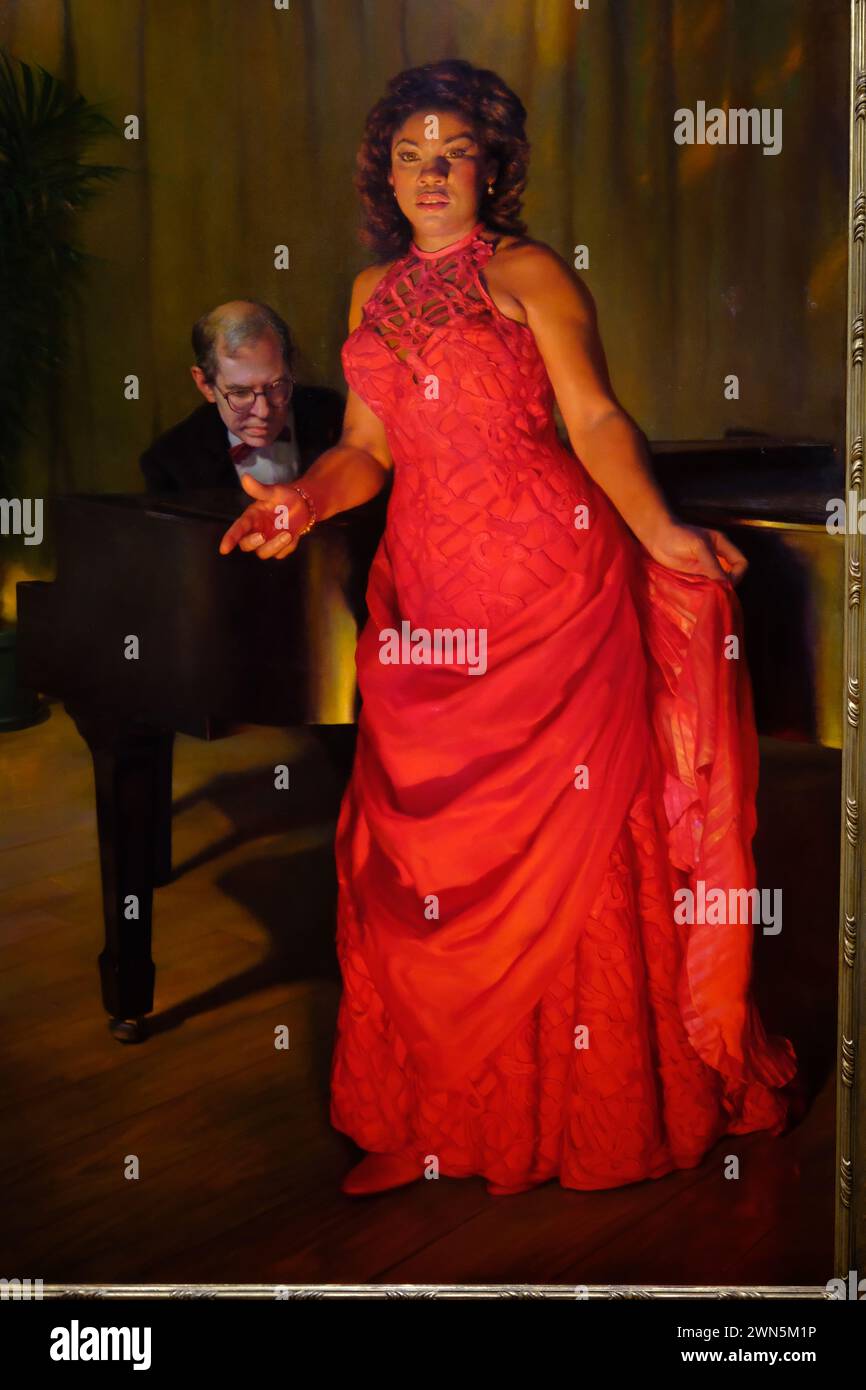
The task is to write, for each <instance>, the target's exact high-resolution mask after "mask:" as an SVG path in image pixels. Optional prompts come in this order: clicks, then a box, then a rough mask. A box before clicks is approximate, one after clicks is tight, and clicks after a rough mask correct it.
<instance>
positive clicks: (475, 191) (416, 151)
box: [388, 111, 496, 251]
mask: <svg viewBox="0 0 866 1390" xmlns="http://www.w3.org/2000/svg"><path fill="white" fill-rule="evenodd" d="M495 172H496V168H495V165H494V164H493V163H492V162H491V161H489V160H487V159H485V157H484V152H483V150H482V149H481V146H480V145H479V144H478V143H477V141H476V140H475V136H474V134H473V132H472V130H471V129H470V128H469V126H468V124H467V121H466V118H465V117H464V116H461V115H459V114H458V113H456V112H454V111H416V112H415V114H414V115H413V116H410V117H409V119H408V120H407V121H405V122H404V124H403V125H401V126H400V127H399V129H398V130H396V131H395V132H394V135H393V138H392V140H391V172H390V174H389V175H388V182H389V183H390V184H391V186H392V188H393V189H394V192H395V194H396V197H397V203H398V205H399V207H400V211H401V212H402V213H403V214H404V215H405V216H406V217H408V219H409V221H410V222H411V223H412V229H413V233H414V238H415V240H416V241H417V243H418V245H419V246H420V247H421V248H422V249H423V250H425V251H436V250H438V249H439V247H440V246H447V245H448V244H449V242H452V241H457V240H459V238H460V237H461V236H462V235H463V234H464V233H466V232H468V231H470V230H471V228H472V227H474V225H475V223H476V222H477V221H478V207H479V204H480V202H481V198H482V195H483V191H484V188H485V185H486V182H487V180H488V179H489V178H492V177H493V176H494V175H495Z"/></svg>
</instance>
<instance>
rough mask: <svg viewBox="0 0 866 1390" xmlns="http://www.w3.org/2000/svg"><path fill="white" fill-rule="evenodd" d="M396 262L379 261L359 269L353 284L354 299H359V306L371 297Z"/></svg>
mask: <svg viewBox="0 0 866 1390" xmlns="http://www.w3.org/2000/svg"><path fill="white" fill-rule="evenodd" d="M394 264H395V262H394V261H385V263H384V264H382V263H378V262H377V264H376V265H367V266H365V267H364V269H363V270H359V271H358V274H357V275H356V276H355V279H354V283H353V285H352V299H353V300H357V302H358V305H359V307H360V306H361V305H363V304H364V303H365V302H366V301H367V300H368V299H369V298H370V295H371V294H373V292H374V290H375V289H376V287H377V285H379V284H380V282H381V281H382V280H384V278H385V276H386V275H387V274H388V271H389V270H390V269H391V267H392V266H393V265H394Z"/></svg>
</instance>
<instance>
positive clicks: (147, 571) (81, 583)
mask: <svg viewBox="0 0 866 1390" xmlns="http://www.w3.org/2000/svg"><path fill="white" fill-rule="evenodd" d="M243 505H245V499H244V500H242V501H236V500H235V498H234V496H233V494H232V493H231V492H207V493H204V492H202V493H188V494H184V495H183V496H182V497H179V498H176V497H174V496H172V497H168V496H165V497H156V496H147V495H136V494H117V495H114V494H100V495H93V496H86V495H80V496H68V497H58V498H57V499H55V502H54V507H53V526H54V538H55V552H56V578H55V580H54V581H53V582H51V583H48V582H44V581H31V582H25V583H20V584H19V585H18V636H17V669H18V683H19V685H20V686H21V687H23V688H25V689H28V690H32V691H40V692H43V693H45V694H49V695H56V696H59V697H60V698H61V699H62V701H63V704H64V706H65V708H66V710H67V712H68V713H69V715H70V716H71V717H72V719H73V720H74V722H75V725H76V727H77V729H78V731H79V733H80V734H81V736H82V738H83V739H84V740H85V741H86V743H87V745H88V747H89V749H90V753H91V756H92V759H93V769H94V781H95V789H96V815H97V830H98V835H99V853H100V868H101V876H102V902H103V916H104V923H105V945H104V948H103V951H102V953H101V955H100V957H99V971H100V978H101V985H102V1000H103V1004H104V1006H105V1008H106V1010H107V1012H108V1015H109V1019H110V1027H111V1031H112V1033H113V1034H114V1036H115V1037H116V1038H118V1039H119V1040H120V1041H123V1042H134V1041H138V1040H140V1039H141V1038H142V1037H143V1036H144V1022H143V1021H144V1018H145V1016H146V1015H147V1014H148V1013H150V1011H151V1010H152V1008H153V987H154V966H153V961H152V958H151V921H152V905H153V889H154V886H159V885H160V884H164V883H167V882H168V880H169V878H170V876H171V786H172V748H173V741H174V735H175V733H176V732H179V733H185V734H191V735H193V736H194V737H196V738H204V739H214V738H221V737H225V736H227V735H229V734H231V733H232V732H233V731H234V729H235V728H236V726H237V725H241V724H266V725H267V724H272V725H277V726H281V725H282V726H298V725H301V724H310V725H351V724H352V723H353V722H354V719H355V714H356V702H357V696H356V685H355V642H356V638H357V634H358V632H359V630H360V627H361V626H362V625H363V622H364V619H365V617H366V606H365V603H364V593H365V589H366V579H367V572H368V570H369V567H370V562H371V560H372V557H373V554H374V553H375V548H376V545H377V544H378V541H379V537H380V536H381V532H382V527H383V525H384V516H385V506H386V500H385V498H384V497H377V498H374V499H372V501H371V502H368V503H366V504H365V505H364V506H362V507H356V508H355V509H354V510H353V511H351V512H345V513H343V514H342V515H340V516H338V517H334V518H333V519H331V520H329V521H326V522H323V523H321V524H320V525H319V526H317V527H315V529H314V530H313V531H312V532H311V533H310V534H309V536H305V537H304V542H303V544H302V545H300V546H299V547H298V549H297V551H296V552H295V553H294V554H293V555H291V556H289V557H288V558H287V559H285V560H280V561H269V562H265V561H261V560H258V559H256V557H255V556H254V555H250V554H246V553H245V552H243V551H240V550H237V549H236V550H234V551H232V552H231V553H230V554H229V555H220V554H219V542H220V538H221V536H222V535H223V533H224V531H225V530H226V529H227V527H228V526H229V525H230V523H231V522H232V521H233V520H234V519H235V517H236V516H237V515H238V513H239V512H240V510H241V509H242V507H243ZM130 639H135V640H136V642H137V655H133V651H134V648H133V645H132V643H131V641H130ZM132 898H134V899H135V900H136V902H135V904H133V906H132V907H130V900H131V899H132ZM133 913H137V916H136V915H132V914H133Z"/></svg>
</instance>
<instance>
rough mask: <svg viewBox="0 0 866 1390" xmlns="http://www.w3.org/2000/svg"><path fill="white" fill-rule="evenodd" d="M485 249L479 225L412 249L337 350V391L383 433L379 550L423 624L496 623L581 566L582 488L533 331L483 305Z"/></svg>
mask: <svg viewBox="0 0 866 1390" xmlns="http://www.w3.org/2000/svg"><path fill="white" fill-rule="evenodd" d="M494 252H495V243H494V242H493V241H492V240H491V239H489V237H488V236H487V235H484V234H482V228H481V226H480V225H479V226H478V227H475V228H474V229H473V231H472V232H470V233H469V234H468V236H466V237H464V238H462V240H461V241H459V242H456V243H454V244H453V245H451V246H448V247H444V248H443V249H442V250H441V251H438V252H425V251H421V250H420V249H419V248H418V247H416V246H414V245H413V246H412V248H411V249H410V250H409V252H408V253H407V255H405V256H403V257H401V258H400V260H398V261H396V262H395V263H394V264H393V265H392V266H391V267H390V268H389V270H388V271H386V273H385V275H384V276H383V277H382V279H381V280H380V282H379V284H378V286H377V287H376V289H375V290H374V292H373V294H372V295H371V296H370V298H369V299H368V300H367V303H366V304H365V306H364V310H363V313H362V319H361V322H360V324H359V325H358V327H357V328H356V329H355V330H354V332H352V333H351V334H350V335H349V337H348V338H347V340H346V342H345V343H344V345H343V367H344V371H345V375H346V380H347V381H348V383H349V385H350V386H351V387H352V389H353V390H354V391H355V392H356V393H357V394H358V395H359V396H360V397H361V399H362V400H364V401H365V402H366V403H367V405H368V406H369V407H370V409H371V410H372V411H373V412H374V413H375V414H376V415H378V416H379V418H380V419H381V420H382V422H383V424H384V426H385V432H386V436H387V439H388V446H389V448H390V451H391V454H392V457H393V460H394V487H393V491H392V494H391V499H390V502H389V505H388V523H387V527H386V536H385V540H386V542H387V548H388V554H389V556H390V563H391V564H392V565H393V569H394V573H395V575H399V580H398V584H399V590H400V601H401V603H402V604H403V605H404V611H405V612H407V613H410V614H413V615H418V616H419V617H420V615H422V614H428V615H430V614H438V615H440V616H442V617H443V618H444V617H446V616H449V615H450V616H453V617H455V618H456V617H461V618H464V619H465V620H466V621H469V619H470V616H471V615H473V614H474V615H475V616H476V618H480V617H482V616H483V618H484V620H485V621H486V622H489V621H493V620H494V618H496V616H497V615H499V617H502V616H505V615H507V614H508V613H510V612H512V611H513V610H514V609H515V608H519V607H522V606H523V604H524V603H525V602H526V601H527V600H528V598H529V597H530V595H531V594H532V593H534V592H536V590H537V589H538V588H539V586H540V587H544V586H545V585H547V584H549V583H550V582H552V579H553V576H555V575H556V574H561V573H562V571H563V570H564V569H569V568H571V567H573V566H574V565H575V564H576V563H577V562H578V551H579V548H580V542H581V533H579V532H578V531H577V530H576V529H575V508H576V507H577V506H578V505H580V506H584V507H585V505H586V503H587V499H588V497H589V495H590V493H591V488H590V487H588V479H587V475H586V474H585V473H584V471H583V469H582V468H581V466H580V465H579V463H578V462H577V460H576V459H575V457H574V455H573V454H571V453H570V452H569V451H568V450H567V449H566V448H564V447H563V445H562V443H561V442H560V440H559V437H558V435H557V432H556V425H555V421H554V415H553V406H554V398H553V390H552V387H551V384H550V379H549V377H548V375H547V370H546V368H545V365H544V361H543V359H542V357H541V354H540V352H539V349H538V347H537V345H536V341H535V336H534V334H533V333H532V330H531V329H530V328H529V327H528V326H527V325H526V324H521V323H518V322H517V321H516V320H514V319H511V318H508V317H507V316H506V315H505V314H503V313H502V311H501V310H500V309H499V308H498V307H497V305H496V304H495V303H494V301H493V299H492V298H491V296H490V292H489V290H488V288H487V285H486V283H485V280H484V273H483V271H484V266H485V265H486V264H487V262H488V261H489V259H490V257H491V256H492V255H493V254H494Z"/></svg>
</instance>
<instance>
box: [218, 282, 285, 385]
mask: <svg viewBox="0 0 866 1390" xmlns="http://www.w3.org/2000/svg"><path fill="white" fill-rule="evenodd" d="M268 334H273V335H274V336H275V337H276V340H277V342H278V344H279V349H280V351H281V353H282V355H283V359H284V361H285V366H286V371H287V372H288V373H289V374H291V370H292V360H293V358H294V351H295V349H294V344H293V342H292V336H291V333H290V332H289V326H288V324H287V323H286V321H285V320H284V319H281V318H280V316H279V314H278V313H277V312H276V310H274V309H272V308H271V306H270V305H269V304H263V303H262V302H261V300H258V299H230V300H229V301H228V303H226V304H218V305H217V307H216V308H215V309H211V310H209V311H208V313H206V314H202V316H201V318H200V319H199V320H198V322H197V323H196V324H195V325H194V327H193V330H192V350H193V352H194V353H195V360H196V365H197V366H198V367H200V368H201V371H202V372H203V373H204V377H205V380H206V381H214V380H215V378H216V373H217V355H218V354H219V355H220V356H222V357H234V356H235V354H236V352H237V350H238V348H240V347H244V346H246V345H247V344H248V343H255V342H258V340H259V339H260V338H263V337H265V336H266V335H268Z"/></svg>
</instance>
